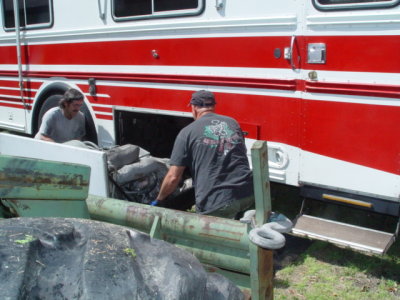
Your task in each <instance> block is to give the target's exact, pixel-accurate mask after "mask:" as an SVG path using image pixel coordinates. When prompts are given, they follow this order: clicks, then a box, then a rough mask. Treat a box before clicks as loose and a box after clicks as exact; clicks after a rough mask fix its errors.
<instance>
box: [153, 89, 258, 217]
mask: <svg viewBox="0 0 400 300" xmlns="http://www.w3.org/2000/svg"><path fill="white" fill-rule="evenodd" d="M190 104H191V107H192V114H193V117H194V119H195V121H194V122H193V123H191V124H189V125H188V126H186V127H185V128H183V129H182V130H181V132H180V133H179V134H178V136H177V138H176V140H175V144H174V148H173V150H172V155H171V161H170V164H171V167H170V169H169V171H168V173H167V175H166V176H165V178H164V181H163V183H162V185H161V189H160V192H159V195H158V197H157V199H156V201H155V202H154V203H153V205H158V204H161V202H160V201H163V200H164V199H165V198H167V196H169V195H170V194H171V193H172V192H174V191H175V189H176V187H177V186H178V184H179V182H180V181H181V178H182V175H183V172H184V170H185V168H186V167H187V168H189V169H190V171H191V174H192V177H193V183H194V189H195V197H196V212H198V213H200V214H207V215H214V216H220V217H226V218H234V217H237V215H238V213H240V212H243V211H245V210H247V209H249V208H250V207H251V206H252V205H253V204H254V194H253V178H252V173H251V170H250V167H249V162H248V159H247V154H246V153H247V151H246V146H245V142H244V137H243V134H242V130H241V129H240V126H239V124H238V123H237V122H236V121H235V120H234V119H232V118H230V117H227V116H222V115H219V114H216V113H215V104H216V102H215V97H214V94H213V93H211V92H209V91H205V90H201V91H198V92H196V93H194V94H193V95H192V99H191V101H190Z"/></svg>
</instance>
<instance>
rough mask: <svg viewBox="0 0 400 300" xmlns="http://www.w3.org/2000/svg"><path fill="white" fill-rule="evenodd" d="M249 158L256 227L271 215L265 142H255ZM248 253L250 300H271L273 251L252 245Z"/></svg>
mask: <svg viewBox="0 0 400 300" xmlns="http://www.w3.org/2000/svg"><path fill="white" fill-rule="evenodd" d="M251 158H252V164H253V182H254V196H255V202H256V216H255V217H256V220H255V223H256V226H261V225H263V224H264V223H266V221H267V220H268V217H269V214H270V213H271V193H270V184H269V171H268V149H267V142H264V141H256V142H255V143H254V144H253V146H252V148H251ZM249 251H250V280H251V296H252V299H253V300H261V299H273V284H272V278H273V251H271V250H265V249H263V248H260V247H258V246H256V245H254V244H252V243H250V245H249Z"/></svg>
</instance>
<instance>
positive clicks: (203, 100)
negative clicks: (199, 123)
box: [190, 90, 217, 107]
mask: <svg viewBox="0 0 400 300" xmlns="http://www.w3.org/2000/svg"><path fill="white" fill-rule="evenodd" d="M190 104H192V105H195V106H200V107H206V106H214V105H215V104H217V102H215V97H214V94H213V93H212V92H210V91H206V90H200V91H197V92H194V93H193V95H192V99H191V100H190Z"/></svg>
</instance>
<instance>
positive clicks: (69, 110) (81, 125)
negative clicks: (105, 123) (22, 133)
mask: <svg viewBox="0 0 400 300" xmlns="http://www.w3.org/2000/svg"><path fill="white" fill-rule="evenodd" d="M82 105H83V94H82V93H81V92H79V91H78V90H76V89H69V90H68V91H66V92H65V94H64V96H63V98H61V100H60V103H59V107H54V108H51V109H49V110H48V111H47V112H46V113H45V114H44V116H43V119H42V124H41V125H40V128H39V131H38V133H37V134H36V136H35V138H36V139H41V140H43V141H48V142H56V143H64V142H67V141H70V140H81V139H82V138H83V137H84V136H85V135H86V129H85V116H84V114H83V113H82V112H81V111H80V109H81V107H82Z"/></svg>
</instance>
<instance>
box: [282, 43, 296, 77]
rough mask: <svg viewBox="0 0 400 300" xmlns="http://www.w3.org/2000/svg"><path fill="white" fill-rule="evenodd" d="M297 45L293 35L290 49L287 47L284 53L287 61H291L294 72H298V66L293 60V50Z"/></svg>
mask: <svg viewBox="0 0 400 300" xmlns="http://www.w3.org/2000/svg"><path fill="white" fill-rule="evenodd" d="M295 43H296V36H295V35H292V38H291V40H290V47H286V48H285V52H284V56H285V59H287V60H289V62H290V66H291V67H292V70H296V65H295V64H294V59H293V48H294V45H295Z"/></svg>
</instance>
